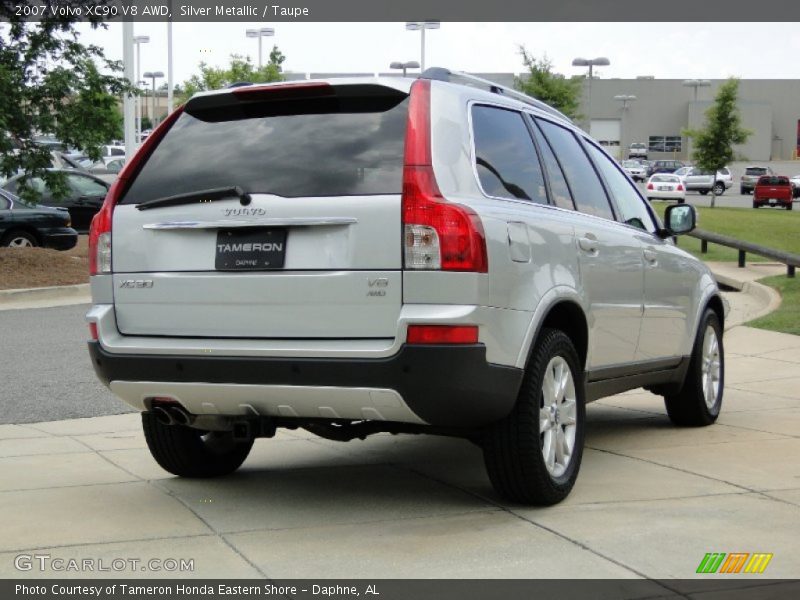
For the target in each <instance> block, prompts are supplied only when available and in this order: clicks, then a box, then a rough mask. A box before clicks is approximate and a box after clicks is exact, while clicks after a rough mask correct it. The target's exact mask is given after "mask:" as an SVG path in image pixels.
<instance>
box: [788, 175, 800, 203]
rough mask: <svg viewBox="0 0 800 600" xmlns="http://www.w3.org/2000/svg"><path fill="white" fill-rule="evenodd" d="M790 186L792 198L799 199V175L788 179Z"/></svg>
mask: <svg viewBox="0 0 800 600" xmlns="http://www.w3.org/2000/svg"><path fill="white" fill-rule="evenodd" d="M789 181H790V182H791V184H792V198H800V174H798V175H795V176H794V177H792V178H790V179H789Z"/></svg>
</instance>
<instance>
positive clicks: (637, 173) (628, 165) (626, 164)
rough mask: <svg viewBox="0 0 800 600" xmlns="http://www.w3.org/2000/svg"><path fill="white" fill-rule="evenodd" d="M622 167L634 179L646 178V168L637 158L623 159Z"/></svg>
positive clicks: (641, 179)
mask: <svg viewBox="0 0 800 600" xmlns="http://www.w3.org/2000/svg"><path fill="white" fill-rule="evenodd" d="M622 169H623V170H624V171H625V172H626V173H627V174H628V175H630V176H631V179H633V180H634V181H644V180H645V179H647V169H646V168H645V166H644V165H643V164H642V163H640V162H639V161H638V160H623V161H622Z"/></svg>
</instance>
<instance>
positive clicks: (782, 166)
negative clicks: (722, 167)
mask: <svg viewBox="0 0 800 600" xmlns="http://www.w3.org/2000/svg"><path fill="white" fill-rule="evenodd" d="M750 164H755V165H763V166H770V167H772V170H773V171H775V173H776V174H778V175H786V176H787V177H791V176H793V175H797V174H798V173H800V161H768V162H759V161H754V162H752V163H751V162H735V163H732V164H731V165H730V169H731V174H732V176H733V185H732V186H731V187H730V188H729V189H727V190H726V191H725V193H724V194H723V195H722V196H717V201H716V206H722V207H728V208H750V209H752V208H753V196H752V194H740V193H739V182H740V180H741V177H742V173H744V170H745V167H747V166H748V165H750ZM638 185H639V187H640V188H641V189H642V193H643V194H644V185H645V184H644V183H639V184H638ZM797 200H798V199H796V200H795V202H797ZM686 201H687V202H689V203H690V204H694V205H695V206H711V196H710V195H707V196H702V195H701V194H700V193H699V192H687V193H686ZM656 202H660V201H656ZM759 210H782V209H767V208H762V209H759ZM795 210H797V208H795Z"/></svg>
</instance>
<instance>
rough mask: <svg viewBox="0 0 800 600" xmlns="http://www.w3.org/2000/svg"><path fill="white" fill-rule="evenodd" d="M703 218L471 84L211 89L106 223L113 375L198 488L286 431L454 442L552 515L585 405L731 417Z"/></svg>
mask: <svg viewBox="0 0 800 600" xmlns="http://www.w3.org/2000/svg"><path fill="white" fill-rule="evenodd" d="M695 220H696V215H695V210H694V208H693V207H692V206H690V205H688V204H675V205H671V206H669V207H668V208H667V211H666V215H665V218H664V222H663V223H662V222H661V220H660V219H659V217H658V216H657V215H656V214H655V212H654V211H653V210H652V208H651V207H650V206H649V204H648V202H647V201H646V199H645V198H643V197H642V195H641V194H640V192H639V190H638V188H637V186H636V185H635V184H634V183H633V182H632V180H631V179H630V177H629V176H628V175H627V174H626V173H625V171H624V170H622V168H621V167H620V166H619V165H618V164H617V163H616V162H615V161H614V160H613V159H611V158H610V157H609V156H608V155H607V154H606V153H605V151H604V150H603V149H602V148H601V147H600V146H599V145H598V144H597V143H595V142H594V141H593V140H592V139H590V138H589V137H588V136H587V135H586V134H585V133H584V132H582V131H581V130H580V129H578V128H577V127H575V126H574V125H573V124H572V123H571V122H570V121H569V120H568V119H567V118H565V117H564V116H563V115H562V114H561V113H559V112H558V111H556V110H553V109H552V108H550V107H549V106H547V105H545V104H543V103H541V102H539V101H537V100H534V99H532V98H530V97H528V96H525V95H522V94H520V93H518V92H515V91H513V90H510V89H507V88H503V87H501V86H498V85H496V84H493V83H490V82H487V81H485V80H482V79H479V78H476V77H472V76H469V75H465V74H463V73H455V72H450V71H448V70H446V69H442V68H433V69H428V70H426V71H425V72H424V73H422V75H421V76H419V77H418V78H410V77H409V78H402V77H388V78H372V77H369V78H366V77H365V78H347V79H331V80H320V81H315V80H310V81H302V82H297V83H277V84H267V85H241V86H238V87H235V88H231V89H225V90H220V91H215V92H207V93H202V94H198V95H196V96H194V97H192V98H191V99H190V100H189V101H188V102H186V104H185V105H184V106H182V107H181V108H179V109H178V110H176V111H175V112H174V113H172V114H171V115H170V116H169V117H168V118H167V119H166V120H165V121H164V122H163V123H162V124H161V126H160V127H159V128H158V129H157V130H156V131H155V132H153V134H151V135H150V136H149V137H148V139H147V140H146V142H145V143H144V145H143V146H142V148H141V149H140V150H139V151H138V152H137V154H136V155H135V156H134V157H133V159H132V160H130V161H129V163H128V164H127V165H126V166H125V168H124V171H123V172H122V173H121V174H120V177H119V179H117V181H116V182H115V183H114V185H113V187H112V188H111V190H110V191H109V193H108V196H107V197H106V200H105V203H104V205H103V208H102V209H101V211H100V212H99V213H98V215H97V216H96V217H95V219H94V221H93V222H92V227H91V234H90V240H89V250H90V267H91V273H92V278H91V288H92V297H93V306H92V308H91V309H90V311H89V313H88V315H87V319H88V322H89V327H90V331H91V338H92V339H91V340H90V341H89V351H90V354H91V360H92V362H93V364H94V368H95V370H96V372H97V375H98V376H99V378H100V379H101V380H102V381H103V382H104V383H106V384H107V385H108V386H109V387H110V389H111V390H112V391H113V392H114V393H115V394H116V395H117V396H119V397H120V398H122V399H123V400H124V401H125V402H127V403H128V404H130V405H131V406H133V407H135V408H137V409H139V410H140V411H142V423H143V427H144V433H145V437H146V440H147V444H148V446H149V448H150V451H151V452H152V455H153V457H154V458H155V460H156V461H157V462H158V464H160V465H161V466H162V467H163V468H164V469H166V470H167V471H169V472H170V473H173V474H176V475H180V476H184V477H212V476H220V475H225V474H228V473H231V472H233V471H234V470H236V469H237V468H238V467H239V466H240V465H241V464H242V463H243V462H244V460H245V459H246V457H247V455H248V453H249V452H250V449H251V447H252V445H253V443H254V440H255V439H256V438H260V437H266V438H269V437H272V436H274V435H275V431H276V428H278V427H287V428H298V427H299V428H303V429H306V430H308V431H310V432H312V433H314V434H317V435H319V436H322V437H325V438H329V439H333V440H340V441H347V440H351V439H357V438H361V437H364V436H367V435H370V434H373V433H379V432H389V433H397V434H402V433H431V434H438V435H448V436H459V437H463V438H465V439H467V440H470V441H471V442H473V443H475V444H477V445H479V446H480V447H481V448H482V450H483V455H484V459H485V465H486V469H487V471H488V474H489V478H490V480H491V482H492V484H493V485H494V487H495V489H496V491H497V493H498V494H499V495H500V496H502V497H504V498H505V499H508V500H511V501H515V502H521V503H529V504H540V505H547V504H553V503H556V502H558V501H560V500H562V499H563V498H564V497H566V496H567V494H568V493H569V492H570V490H571V489H572V487H573V484H574V483H575V480H576V477H577V475H578V470H579V467H580V464H581V456H582V451H583V445H584V435H585V427H586V403H587V402H591V401H593V400H597V399H598V398H601V397H604V396H609V395H612V394H617V393H620V392H623V391H626V390H629V389H633V388H639V387H644V388H646V389H648V390H650V391H652V392H653V393H655V394H659V395H662V396H663V397H664V400H665V405H666V411H667V413H668V415H669V417H670V419H671V420H672V421H673V422H674V423H675V424H676V425H679V426H701V425H710V424H712V423H713V422H714V421H715V420H716V419H717V416H718V415H719V412H720V407H721V404H722V396H723V387H724V375H725V370H724V353H723V345H722V332H723V320H724V310H723V303H722V300H721V298H720V293H719V290H718V289H717V285H716V283H715V281H714V279H713V277H712V276H711V273H710V272H709V270H708V269H707V268H706V267H705V266H704V265H703V264H702V263H701V262H700V261H698V260H696V259H695V258H693V257H692V256H690V255H689V254H687V253H686V252H684V251H683V250H681V249H679V248H678V247H676V245H675V243H674V239H675V236H676V235H679V234H682V233H686V232H689V231H691V230H692V229H693V228H694V226H695Z"/></svg>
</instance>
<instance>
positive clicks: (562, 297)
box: [517, 289, 589, 369]
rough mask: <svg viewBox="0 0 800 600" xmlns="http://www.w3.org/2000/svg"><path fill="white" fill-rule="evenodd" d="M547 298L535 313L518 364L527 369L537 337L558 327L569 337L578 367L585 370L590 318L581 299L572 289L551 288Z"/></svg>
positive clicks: (587, 355)
mask: <svg viewBox="0 0 800 600" xmlns="http://www.w3.org/2000/svg"><path fill="white" fill-rule="evenodd" d="M551 292H552V295H551V297H550V298H549V301H547V302H542V303H540V304H539V307H538V308H537V310H536V311H535V312H534V316H533V320H532V322H531V327H530V329H529V330H528V333H527V334H526V336H525V344H524V346H523V348H522V351H521V352H520V356H519V358H518V359H517V366H518V367H520V368H527V366H528V360H529V359H530V356H531V353H532V352H533V348H534V346H535V344H536V340H537V339H539V335H540V334H541V332H542V329H544V328H545V327H547V328H553V329H559V330H561V331H563V332H564V333H565V334H567V336H568V337H569V338H570V339H571V340H572V343H573V344H574V345H575V349H576V350H577V352H578V357H579V358H580V361H581V366H582V367H583V368H584V369H585V368H586V365H587V364H588V357H589V321H588V319H587V317H586V311H585V310H584V308H583V305H582V303H581V301H580V298H579V297H578V296H577V294H576V293H575V292H574V290H571V289H570V290H563V289H562V290H551Z"/></svg>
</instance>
